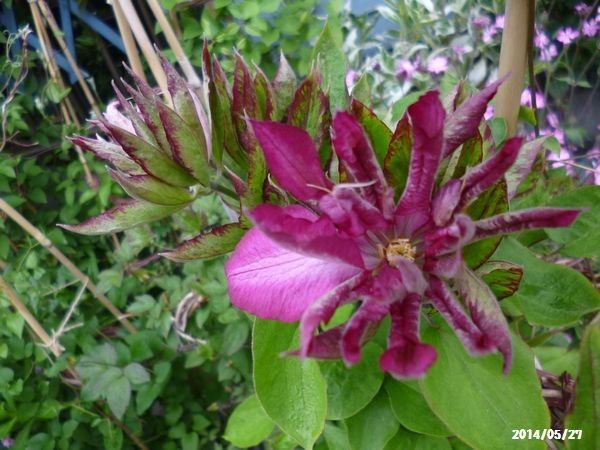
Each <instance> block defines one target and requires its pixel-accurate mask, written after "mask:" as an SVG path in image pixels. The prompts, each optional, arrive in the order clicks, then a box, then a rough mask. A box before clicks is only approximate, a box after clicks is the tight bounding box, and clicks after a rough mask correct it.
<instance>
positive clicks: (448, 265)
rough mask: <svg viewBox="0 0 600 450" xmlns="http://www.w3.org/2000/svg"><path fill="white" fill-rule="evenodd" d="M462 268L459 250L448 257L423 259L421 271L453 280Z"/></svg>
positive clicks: (461, 256) (462, 262)
mask: <svg viewBox="0 0 600 450" xmlns="http://www.w3.org/2000/svg"><path fill="white" fill-rule="evenodd" d="M463 266H464V261H463V255H462V252H461V251H460V250H458V251H456V252H455V253H453V254H450V255H443V256H440V257H432V258H425V262H424V263H423V270H424V271H425V272H429V273H432V274H434V275H436V276H438V277H445V278H453V277H454V276H455V275H456V274H457V273H458V272H459V271H460V270H461V269H462V267H463Z"/></svg>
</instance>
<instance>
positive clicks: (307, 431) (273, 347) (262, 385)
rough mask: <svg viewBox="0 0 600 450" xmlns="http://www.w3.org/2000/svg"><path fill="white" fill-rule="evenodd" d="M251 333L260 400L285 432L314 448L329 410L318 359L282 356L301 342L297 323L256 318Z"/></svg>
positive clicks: (257, 392) (255, 376)
mask: <svg viewBox="0 0 600 450" xmlns="http://www.w3.org/2000/svg"><path fill="white" fill-rule="evenodd" d="M252 337H253V342H252V354H253V357H254V386H255V388H256V395H257V397H258V399H259V400H260V403H261V404H262V406H263V408H264V410H265V411H266V413H267V414H268V415H269V417H270V418H271V419H272V420H273V422H275V423H276V424H277V425H278V426H279V427H280V428H281V429H282V430H283V431H284V432H285V433H287V434H289V435H290V436H292V437H293V438H294V439H295V440H296V441H298V443H299V444H300V445H301V446H302V447H304V448H306V449H311V448H312V447H313V445H314V443H315V441H316V440H317V438H318V437H319V435H320V434H321V431H322V430H323V426H324V424H325V415H326V413H327V385H326V383H325V380H324V378H323V376H322V375H321V373H320V371H319V365H318V363H317V362H316V361H314V360H306V361H304V362H301V361H300V360H299V359H298V358H296V357H283V356H281V353H282V352H285V351H287V350H290V349H291V348H293V347H296V346H297V345H298V332H297V325H296V324H289V323H280V322H275V321H268V320H261V319H256V321H255V323H254V330H253V336H252Z"/></svg>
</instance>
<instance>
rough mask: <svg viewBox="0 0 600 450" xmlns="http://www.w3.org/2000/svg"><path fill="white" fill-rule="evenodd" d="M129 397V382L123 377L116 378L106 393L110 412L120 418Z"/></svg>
mask: <svg viewBox="0 0 600 450" xmlns="http://www.w3.org/2000/svg"><path fill="white" fill-rule="evenodd" d="M130 398H131V384H130V383H129V380H128V379H127V378H125V377H119V378H117V379H116V380H115V381H114V382H113V383H112V384H111V385H110V389H109V390H108V392H107V394H106V401H107V402H108V406H109V407H110V410H111V411H112V413H113V414H114V415H115V417H117V419H121V418H122V417H123V414H125V410H126V409H127V406H128V405H129V399H130Z"/></svg>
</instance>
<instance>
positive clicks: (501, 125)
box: [487, 117, 508, 147]
mask: <svg viewBox="0 0 600 450" xmlns="http://www.w3.org/2000/svg"><path fill="white" fill-rule="evenodd" d="M487 124H488V126H489V127H490V130H491V131H492V139H493V140H494V144H496V147H499V146H500V145H501V144H502V143H503V142H504V140H505V139H506V135H507V133H508V128H507V126H506V120H504V119H503V118H501V117H494V118H493V119H491V120H488V122H487Z"/></svg>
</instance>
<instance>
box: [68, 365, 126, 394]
mask: <svg viewBox="0 0 600 450" xmlns="http://www.w3.org/2000/svg"><path fill="white" fill-rule="evenodd" d="M77 367H78V368H79V366H77ZM99 368H100V370H99V371H98V372H97V373H96V374H95V375H94V376H92V377H91V378H88V379H87V380H85V381H84V384H83V388H82V389H81V398H82V399H84V400H87V401H90V400H96V399H98V398H100V397H106V396H107V394H108V392H109V391H110V390H111V389H112V385H113V383H114V382H115V381H116V380H118V379H119V378H121V377H122V376H123V371H122V370H121V369H119V368H117V367H106V366H99Z"/></svg>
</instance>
